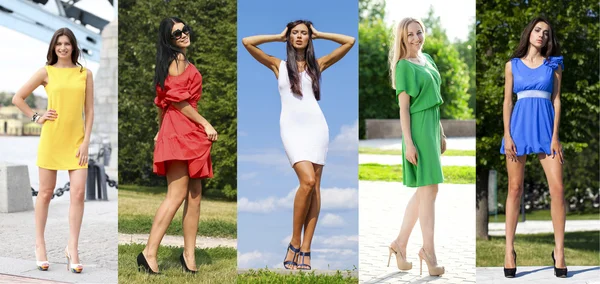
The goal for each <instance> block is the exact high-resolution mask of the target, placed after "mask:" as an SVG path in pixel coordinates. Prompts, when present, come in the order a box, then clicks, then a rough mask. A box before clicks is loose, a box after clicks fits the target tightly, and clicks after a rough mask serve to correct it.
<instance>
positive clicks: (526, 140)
mask: <svg viewBox="0 0 600 284" xmlns="http://www.w3.org/2000/svg"><path fill="white" fill-rule="evenodd" d="M559 54H560V48H559V45H558V41H557V40H556V36H555V34H554V31H553V29H552V27H551V26H550V23H549V22H548V21H547V20H546V19H544V18H536V19H534V20H532V21H531V22H529V24H528V25H527V27H525V30H524V31H523V33H522V34H521V40H520V42H519V46H518V47H517V49H516V51H515V53H514V54H513V57H512V59H511V60H510V61H508V62H507V63H506V67H505V71H504V73H505V84H504V107H503V118H504V139H502V147H501V149H500V153H502V154H505V155H506V169H507V172H508V196H507V198H506V249H505V256H504V276H506V277H509V278H511V277H514V276H515V273H516V270H517V269H516V267H517V254H516V252H515V249H514V238H515V231H516V229H517V218H518V216H519V206H520V204H519V203H520V201H521V195H522V194H523V177H524V174H525V161H526V159H527V155H528V154H537V156H538V159H539V160H540V163H541V164H542V168H543V169H544V172H545V174H546V179H547V180H548V186H549V188H550V196H551V198H552V203H551V215H552V226H553V227H554V242H555V246H554V250H553V251H552V253H551V256H552V259H553V261H554V274H555V275H556V277H566V275H567V267H566V264H565V257H564V238H565V212H566V211H565V198H564V190H563V181H562V165H563V152H562V146H561V143H560V140H559V132H558V126H559V122H560V83H561V79H562V71H563V69H564V66H563V58H562V56H559ZM513 93H516V94H517V102H516V104H515V105H514V108H513Z"/></svg>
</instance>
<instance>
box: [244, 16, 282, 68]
mask: <svg viewBox="0 0 600 284" xmlns="http://www.w3.org/2000/svg"><path fill="white" fill-rule="evenodd" d="M286 32H287V27H286V28H285V30H283V32H282V33H280V34H278V35H255V36H249V37H245V38H243V39H242V44H243V45H244V47H245V48H246V49H247V50H248V52H250V55H252V57H254V59H256V60H257V61H258V62H260V63H261V64H262V65H264V66H266V67H267V68H269V69H271V70H272V71H273V73H275V77H277V78H279V63H281V59H279V58H277V57H275V56H271V55H268V54H266V53H265V52H264V51H262V50H261V49H260V48H258V46H259V45H261V44H263V43H267V42H285V40H286V39H285V34H286Z"/></svg>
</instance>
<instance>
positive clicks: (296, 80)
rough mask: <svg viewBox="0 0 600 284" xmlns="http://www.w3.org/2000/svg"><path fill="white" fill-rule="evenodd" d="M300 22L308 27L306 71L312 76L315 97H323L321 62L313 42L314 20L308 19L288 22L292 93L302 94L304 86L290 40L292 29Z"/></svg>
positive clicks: (288, 68) (287, 45) (289, 72)
mask: <svg viewBox="0 0 600 284" xmlns="http://www.w3.org/2000/svg"><path fill="white" fill-rule="evenodd" d="M300 24H305V25H306V26H307V27H308V45H306V48H305V49H304V58H305V60H306V66H305V67H304V71H306V74H308V76H310V78H311V79H312V89H313V93H315V98H316V99H317V101H318V100H320V99H321V90H320V84H319V81H320V80H321V70H320V69H319V64H318V63H317V59H316V58H315V49H314V46H313V42H312V29H311V28H310V27H311V26H312V22H310V21H306V20H298V21H295V22H290V23H288V24H287V28H288V29H287V32H286V34H285V37H286V38H287V44H286V48H287V64H286V66H287V71H288V78H289V80H290V85H291V87H292V93H294V94H296V95H299V96H302V87H301V80H300V75H299V74H298V64H296V49H295V48H294V46H293V45H292V40H290V35H291V34H292V29H293V28H294V27H295V26H297V25H300Z"/></svg>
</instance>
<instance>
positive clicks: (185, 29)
mask: <svg viewBox="0 0 600 284" xmlns="http://www.w3.org/2000/svg"><path fill="white" fill-rule="evenodd" d="M190 31H191V30H190V27H188V26H183V29H181V30H179V29H177V30H175V31H174V32H173V33H172V34H171V38H174V39H180V38H181V37H182V36H183V34H185V35H188V36H189V35H190Z"/></svg>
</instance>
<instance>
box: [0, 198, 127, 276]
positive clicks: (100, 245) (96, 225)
mask: <svg viewBox="0 0 600 284" xmlns="http://www.w3.org/2000/svg"><path fill="white" fill-rule="evenodd" d="M108 198H109V201H86V202H85V213H84V217H83V224H82V227H81V233H80V237H79V258H80V260H81V263H82V264H83V266H84V270H83V272H82V273H81V274H75V273H71V272H69V271H67V270H66V265H67V260H66V258H65V256H64V249H65V246H66V245H67V238H68V236H69V222H68V214H69V194H68V193H67V194H65V195H63V196H61V197H55V198H54V199H53V200H52V201H51V202H50V208H49V210H48V211H49V212H48V221H47V224H46V234H45V238H46V249H47V254H48V260H49V262H50V269H49V270H48V271H39V270H37V267H36V266H35V249H34V248H35V230H34V211H27V212H18V213H10V214H0V228H2V229H1V230H0V240H1V244H0V252H1V255H0V283H2V282H3V281H4V282H10V283H19V282H15V281H16V280H15V279H21V280H22V281H35V279H40V280H43V281H44V282H40V283H48V282H45V281H57V282H68V283H117V281H118V276H117V269H118V256H117V245H118V243H117V239H118V234H117V224H118V223H117V216H118V215H117V208H118V201H117V190H115V189H114V188H108ZM34 202H35V197H34ZM30 278H34V280H32V279H30ZM21 280H19V281H21ZM22 283H34V282H22Z"/></svg>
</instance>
